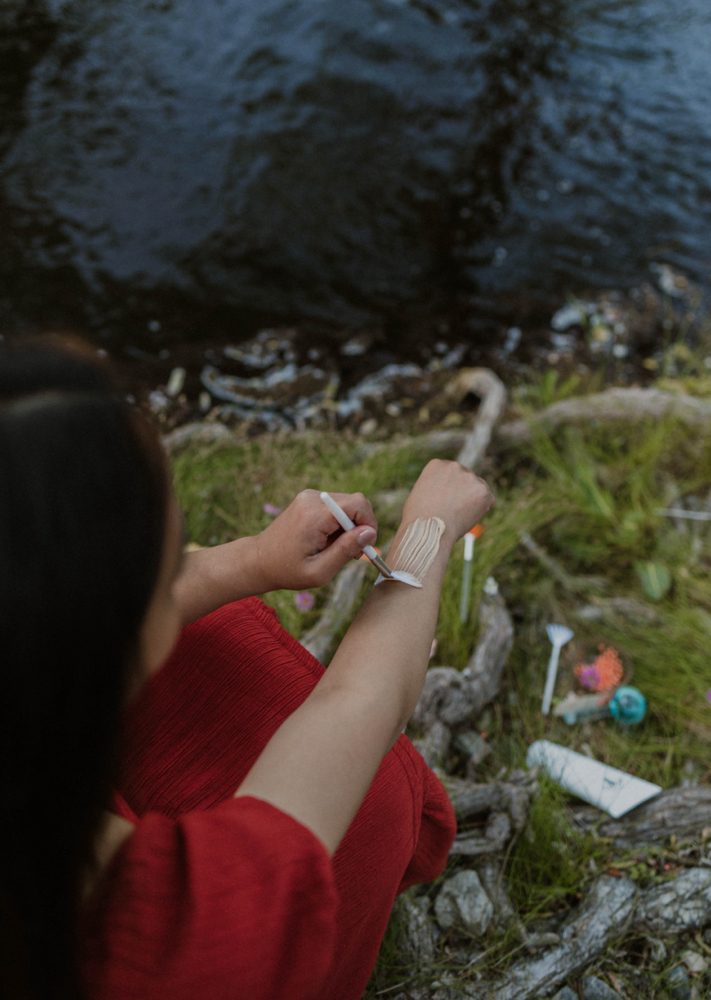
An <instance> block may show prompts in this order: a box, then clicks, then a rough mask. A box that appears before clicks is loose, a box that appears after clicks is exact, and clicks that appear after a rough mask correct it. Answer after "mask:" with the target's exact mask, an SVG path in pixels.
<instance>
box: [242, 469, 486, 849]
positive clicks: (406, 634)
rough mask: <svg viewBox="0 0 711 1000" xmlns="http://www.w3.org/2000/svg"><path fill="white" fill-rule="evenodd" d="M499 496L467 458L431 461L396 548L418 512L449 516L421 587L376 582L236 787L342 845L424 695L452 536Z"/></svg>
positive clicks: (410, 502)
mask: <svg viewBox="0 0 711 1000" xmlns="http://www.w3.org/2000/svg"><path fill="white" fill-rule="evenodd" d="M493 503H494V498H493V496H492V495H491V493H490V491H489V488H488V486H487V485H486V483H485V482H484V481H483V480H481V479H478V478H477V477H476V476H475V475H474V474H473V473H472V472H469V471H468V470H466V469H464V468H463V467H462V466H461V465H459V464H458V463H456V462H442V461H439V460H435V461H433V462H430V463H429V465H428V466H427V467H426V468H425V470H424V472H423V473H422V475H421V476H420V479H419V480H418V482H417V484H416V485H415V488H414V489H413V491H412V494H411V495H410V498H409V499H408V502H407V504H406V505H405V511H404V514H403V522H402V525H401V526H400V530H399V531H398V534H397V535H396V538H395V543H394V548H393V549H391V551H396V548H397V545H398V544H399V542H400V540H401V539H402V536H403V533H404V529H405V528H406V527H407V525H408V524H410V523H411V522H412V521H414V520H415V519H416V518H418V517H439V518H441V519H442V520H443V521H444V522H445V532H444V535H443V536H442V538H441V542H440V548H439V552H438V553H437V556H436V557H435V559H434V562H433V563H432V565H431V566H430V569H429V571H428V573H427V575H426V577H425V579H424V581H423V586H422V589H421V590H418V589H414V588H411V587H408V586H406V585H404V584H400V583H382V584H380V585H379V586H377V587H375V588H374V589H373V592H372V593H371V594H370V596H369V597H368V599H367V601H366V602H365V604H364V606H363V608H362V609H361V611H360V612H359V614H358V616H357V617H356V619H355V621H354V622H353V624H352V625H351V627H350V628H349V630H348V632H347V633H346V636H345V638H344V639H343V642H342V643H341V645H340V647H339V649H338V651H337V653H336V655H335V656H334V658H333V661H332V662H331V665H330V666H329V668H328V670H327V671H326V673H325V674H324V676H323V678H322V679H321V680H320V681H319V683H318V684H317V685H316V687H315V689H314V691H313V692H312V694H311V695H310V696H309V697H308V698H307V699H306V701H305V702H304V703H303V704H302V705H301V706H300V707H299V708H298V709H297V710H296V711H295V712H294V713H293V714H292V715H291V716H290V717H289V718H288V719H287V720H286V721H285V722H284V723H283V725H282V726H281V727H280V728H279V730H278V731H277V732H276V733H275V734H274V736H273V737H272V739H271V740H270V741H269V743H268V744H267V746H266V748H265V749H264V751H263V753H262V754H261V756H260V757H259V759H258V761H257V762H256V764H255V765H254V767H253V768H252V770H251V771H250V772H249V774H248V775H247V777H246V779H245V780H244V782H243V783H242V785H241V786H240V788H239V789H238V791H237V793H236V794H237V795H254V796H256V797H257V798H262V799H265V800H267V801H268V802H271V803H272V804H273V805H275V806H277V807H278V808H280V809H282V810H283V811H284V812H287V813H290V814H291V815H292V816H294V817H295V818H296V819H298V820H299V821H300V822H302V823H303V824H304V825H305V826H307V827H309V828H310V829H311V830H312V831H313V832H314V833H315V834H316V836H318V837H319V838H320V839H321V840H322V841H323V843H324V844H325V846H326V847H327V849H328V850H329V851H331V852H332V853H333V852H334V851H335V850H336V848H337V847H338V844H339V843H340V841H341V839H342V837H343V835H344V834H345V832H346V830H347V829H348V826H349V825H350V823H351V820H352V819H353V817H354V816H355V814H356V812H357V810H358V808H359V806H360V804H361V802H362V800H363V798H364V796H365V793H366V792H367V790H368V788H369V786H370V783H371V782H372V780H373V778H374V777H375V773H376V771H377V769H378V767H379V765H380V762H381V760H382V758H383V757H384V755H385V754H386V753H387V752H388V750H389V749H390V748H391V747H392V745H393V744H394V743H395V741H396V740H397V738H398V736H399V734H400V733H401V732H402V729H403V728H404V726H405V725H406V723H407V720H408V719H409V717H410V715H411V714H412V712H413V711H414V708H415V705H416V704H417V700H418V698H419V695H420V692H421V690H422V685H423V683H424V679H425V673H426V670H427V664H428V659H429V650H430V646H431V643H432V638H433V636H434V632H435V627H436V624H437V614H438V610H439V601H440V594H441V590H442V581H443V579H444V573H445V569H446V566H447V561H448V559H449V555H450V553H451V550H452V546H453V545H454V543H455V542H456V540H457V539H458V538H460V537H461V536H462V535H463V534H464V533H465V532H466V531H467V530H468V529H469V528H471V527H472V525H473V524H475V523H476V522H477V521H478V520H479V518H480V517H481V516H482V515H483V514H485V513H486V512H487V511H488V510H490V508H491V507H492V506H493Z"/></svg>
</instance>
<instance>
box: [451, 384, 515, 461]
mask: <svg viewBox="0 0 711 1000" xmlns="http://www.w3.org/2000/svg"><path fill="white" fill-rule="evenodd" d="M445 392H446V394H447V395H448V396H456V397H459V398H460V399H463V398H464V396H466V395H467V393H469V392H472V393H474V394H475V395H476V396H479V398H480V399H481V404H480V405H479V409H478V410H477V414H476V418H475V420H474V425H473V427H472V429H471V430H470V431H469V433H468V434H467V436H466V438H465V440H464V443H463V445H462V448H461V451H460V452H459V454H458V455H457V461H458V462H460V463H461V464H462V465H463V466H464V467H465V468H467V469H474V468H475V467H476V466H477V465H478V463H479V462H480V461H481V459H482V458H483V456H484V452H485V451H486V449H487V448H488V447H489V442H490V441H491V435H492V432H493V429H494V427H495V426H496V424H497V423H498V422H499V420H500V419H501V414H502V413H503V412H504V407H505V406H506V389H505V388H504V383H503V382H502V381H501V379H500V378H499V377H498V375H495V374H494V373H493V372H492V371H491V370H490V369H489V368H462V369H461V371H459V372H457V374H456V375H455V376H454V378H453V379H452V381H451V382H449V384H448V385H447V388H446V389H445Z"/></svg>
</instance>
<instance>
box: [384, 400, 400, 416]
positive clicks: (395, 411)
mask: <svg viewBox="0 0 711 1000" xmlns="http://www.w3.org/2000/svg"><path fill="white" fill-rule="evenodd" d="M385 412H386V413H387V415H388V416H389V417H399V416H400V414H401V413H402V409H401V407H400V404H399V403H388V405H387V406H386V407H385Z"/></svg>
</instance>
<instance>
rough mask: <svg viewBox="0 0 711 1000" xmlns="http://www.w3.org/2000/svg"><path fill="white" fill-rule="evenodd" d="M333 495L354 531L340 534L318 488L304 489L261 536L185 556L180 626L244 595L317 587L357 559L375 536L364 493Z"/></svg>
mask: <svg viewBox="0 0 711 1000" xmlns="http://www.w3.org/2000/svg"><path fill="white" fill-rule="evenodd" d="M333 495H334V497H335V499H336V500H337V501H338V503H339V504H340V505H341V507H343V509H344V510H345V511H346V513H347V514H349V516H350V517H351V519H352V520H353V521H354V522H355V523H356V525H357V527H356V528H354V529H353V530H352V531H347V532H343V531H342V529H341V528H340V527H339V526H338V524H337V523H336V520H335V519H334V517H333V514H331V513H330V511H329V510H328V509H327V508H326V507H325V506H324V504H323V502H322V500H321V499H320V497H319V494H318V493H317V492H316V490H304V492H303V493H300V494H299V495H298V496H297V497H296V499H295V500H294V502H293V503H292V504H290V505H289V507H287V509H286V510H285V511H284V512H283V513H281V514H280V515H279V517H277V518H276V519H275V520H274V521H273V522H272V523H271V524H270V525H269V527H268V528H267V529H266V530H265V531H263V532H262V533H261V535H254V536H251V537H246V538H238V539H236V540H235V541H234V542H227V544H226V545H216V546H214V547H213V548H209V549H201V550H200V551H198V552H190V553H188V555H187V556H186V557H185V564H184V566H183V569H182V571H181V574H180V577H179V578H178V579H177V580H176V583H175V593H176V599H177V601H178V603H179V606H180V612H181V618H182V623H183V625H188V624H189V623H190V622H193V621H197V619H198V618H203V617H204V616H205V615H207V614H210V612H211V611H215V610H216V609H217V608H221V607H222V605H223V604H229V602H230V601H239V600H240V599H241V598H243V597H253V596H254V595H255V594H266V593H268V592H269V591H271V590H301V589H308V588H310V587H321V586H323V584H324V583H328V581H329V580H331V579H332V578H333V577H334V576H335V575H336V573H337V572H338V570H339V569H341V568H342V567H343V566H345V564H346V563H347V562H348V561H349V560H350V559H358V558H359V557H360V556H361V555H362V551H363V548H364V547H365V546H366V545H372V544H373V542H374V541H375V538H376V536H377V529H378V522H377V520H376V519H375V515H374V514H373V508H372V507H371V505H370V503H369V502H368V500H366V498H365V497H364V496H363V494H362V493H334V494H333Z"/></svg>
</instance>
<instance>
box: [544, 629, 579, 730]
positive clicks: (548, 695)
mask: <svg viewBox="0 0 711 1000" xmlns="http://www.w3.org/2000/svg"><path fill="white" fill-rule="evenodd" d="M546 632H547V633H548V638H549V639H550V641H551V642H552V643H553V650H552V652H551V658H550V660H549V661H548V675H547V676H546V686H545V690H544V691H543V703H542V705H541V711H542V712H543V714H544V715H548V713H549V712H550V710H551V699H552V698H553V689H554V687H555V679H556V677H557V676H558V660H559V658H560V651H561V649H562V648H563V646H565V644H566V642H570V640H571V639H572V638H573V636H574V634H575V633H574V632H572V631H571V630H570V629H569V628H567V627H566V626H565V625H546Z"/></svg>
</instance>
